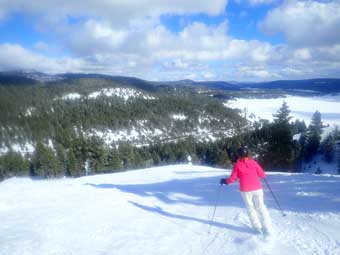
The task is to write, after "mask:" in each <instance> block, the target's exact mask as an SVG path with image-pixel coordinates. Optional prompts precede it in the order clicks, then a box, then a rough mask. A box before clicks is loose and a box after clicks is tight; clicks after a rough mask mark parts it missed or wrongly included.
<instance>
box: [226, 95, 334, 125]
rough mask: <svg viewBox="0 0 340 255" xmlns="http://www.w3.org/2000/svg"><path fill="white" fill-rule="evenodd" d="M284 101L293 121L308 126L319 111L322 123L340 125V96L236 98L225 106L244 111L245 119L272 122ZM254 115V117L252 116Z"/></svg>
mask: <svg viewBox="0 0 340 255" xmlns="http://www.w3.org/2000/svg"><path fill="white" fill-rule="evenodd" d="M283 101H286V102H287V104H288V106H289V109H290V110H291V116H293V117H294V119H300V120H304V121H305V122H306V124H309V122H310V120H311V118H312V115H313V113H314V112H315V111H319V112H320V113H321V116H322V121H323V122H324V123H328V124H331V125H332V124H336V125H340V95H336V96H330V95H327V96H313V97H301V96H287V97H284V98H272V99H258V98H238V99H236V100H233V101H229V102H228V103H226V104H225V105H226V106H229V107H232V108H239V109H241V110H246V112H247V117H250V115H251V114H253V115H252V116H253V117H255V119H259V118H261V119H267V120H273V114H274V113H276V112H277V111H278V110H279V109H280V107H281V106H282V103H283ZM254 115H255V116H254Z"/></svg>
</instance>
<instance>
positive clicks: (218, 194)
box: [208, 184, 223, 234]
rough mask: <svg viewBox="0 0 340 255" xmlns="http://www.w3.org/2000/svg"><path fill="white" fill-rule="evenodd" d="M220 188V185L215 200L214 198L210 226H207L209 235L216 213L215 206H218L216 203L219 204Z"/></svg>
mask: <svg viewBox="0 0 340 255" xmlns="http://www.w3.org/2000/svg"><path fill="white" fill-rule="evenodd" d="M222 186H223V185H222V184H221V186H220V188H219V189H218V193H217V198H216V201H215V207H214V212H213V215H212V217H211V221H210V226H209V231H208V234H210V230H211V225H212V223H213V221H214V217H215V212H216V207H217V204H218V202H219V200H220V194H221V190H222Z"/></svg>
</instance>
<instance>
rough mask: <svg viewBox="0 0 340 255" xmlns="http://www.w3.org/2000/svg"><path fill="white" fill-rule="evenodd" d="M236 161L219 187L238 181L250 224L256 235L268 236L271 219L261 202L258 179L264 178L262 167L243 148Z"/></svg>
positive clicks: (239, 151)
mask: <svg viewBox="0 0 340 255" xmlns="http://www.w3.org/2000/svg"><path fill="white" fill-rule="evenodd" d="M237 154H238V160H237V161H236V163H235V165H234V167H233V171H232V173H231V175H230V177H229V178H226V179H224V178H223V179H221V180H220V184H221V185H224V184H225V185H228V184H231V183H233V182H235V181H236V180H237V179H239V181H240V191H241V195H242V198H243V200H244V202H245V204H246V207H247V211H248V215H249V218H250V222H251V224H252V226H253V228H254V230H255V232H256V233H259V234H270V233H271V232H272V226H271V219H270V216H269V213H268V210H267V208H266V206H265V204H264V202H263V190H262V186H261V182H260V180H259V177H260V178H265V177H266V174H265V173H264V171H263V169H262V167H261V166H260V165H259V164H258V163H257V162H256V161H255V160H254V159H252V158H250V157H249V156H248V150H247V148H245V147H242V148H240V149H239V150H238V151H237Z"/></svg>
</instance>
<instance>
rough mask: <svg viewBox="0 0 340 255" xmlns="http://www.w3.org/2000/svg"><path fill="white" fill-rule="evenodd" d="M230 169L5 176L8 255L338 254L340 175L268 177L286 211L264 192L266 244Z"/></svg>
mask: <svg viewBox="0 0 340 255" xmlns="http://www.w3.org/2000/svg"><path fill="white" fill-rule="evenodd" d="M229 173H230V172H229V171H226V170H224V169H216V168H209V167H201V166H189V165H176V166H165V167H159V168H150V169H145V170H138V171H130V172H123V173H117V174H107V175H97V176H88V177H82V178H78V179H59V180H40V181H32V180H30V179H28V178H12V179H9V180H6V181H3V182H2V183H0V218H1V224H0V236H1V238H0V251H1V254H4V255H23V254H25V255H49V254H54V255H73V254H74V255H88V254H91V255H111V254H114V255H135V254H148V255H153V254H155V255H159V254H162V255H174V254H181V255H182V254H183V255H186V254H187V255H189V254H194V255H201V254H202V255H203V254H207V255H208V254H211V255H222V254H223V255H225V254H233V255H244V254H247V255H249V254H250V255H252V254H254V255H255V254H256V255H266V254H268V255H269V254H280V255H292V254H300V255H307V254H308V255H309V254H317V255H338V254H340V232H339V229H340V199H339V193H340V178H339V177H337V176H332V175H320V176H318V175H310V174H282V173H281V174H280V173H271V174H268V177H267V180H268V182H269V183H270V185H271V187H272V189H273V191H274V192H275V194H276V196H277V199H278V200H279V201H280V202H281V206H282V207H283V208H284V210H285V212H286V213H287V216H286V217H282V215H281V213H280V211H279V210H278V209H277V207H276V204H275V201H274V200H273V198H272V197H271V194H270V192H269V191H268V190H267V188H265V201H266V204H267V205H268V207H269V211H270V214H271V216H272V219H273V223H274V226H275V234H274V235H273V237H272V238H270V239H269V240H263V239H262V238H260V237H258V236H255V235H253V233H252V231H251V228H250V226H249V221H248V217H247V214H246V210H245V208H244V205H243V202H242V199H241V196H240V194H239V192H238V185H237V184H233V185H230V186H223V187H222V188H220V186H219V185H218V182H219V179H220V178H221V177H224V176H225V175H227V174H229ZM219 191H220V200H219V201H218V207H217V210H216V214H215V218H214V221H212V222H211V217H212V213H213V209H214V204H215V201H216V198H217V195H218V192H219ZM211 223H212V224H211ZM210 224H211V226H212V227H211V231H210V233H208V231H209V226H210Z"/></svg>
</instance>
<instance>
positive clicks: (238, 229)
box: [129, 201, 252, 233]
mask: <svg viewBox="0 0 340 255" xmlns="http://www.w3.org/2000/svg"><path fill="white" fill-rule="evenodd" d="M129 203H130V204H132V205H134V206H136V207H138V208H140V209H143V210H145V211H149V212H152V213H158V214H160V215H163V216H166V217H170V218H175V219H181V220H190V221H195V222H199V223H202V224H207V225H211V226H214V227H218V228H225V229H229V230H232V231H236V232H242V233H252V231H251V229H250V228H246V227H239V226H234V225H230V224H226V223H221V222H216V221H211V220H206V219H200V218H194V217H190V216H185V215H180V214H175V213H170V212H167V211H164V210H163V209H162V208H161V207H159V206H154V207H151V206H146V205H142V204H139V203H136V202H133V201H129Z"/></svg>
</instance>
